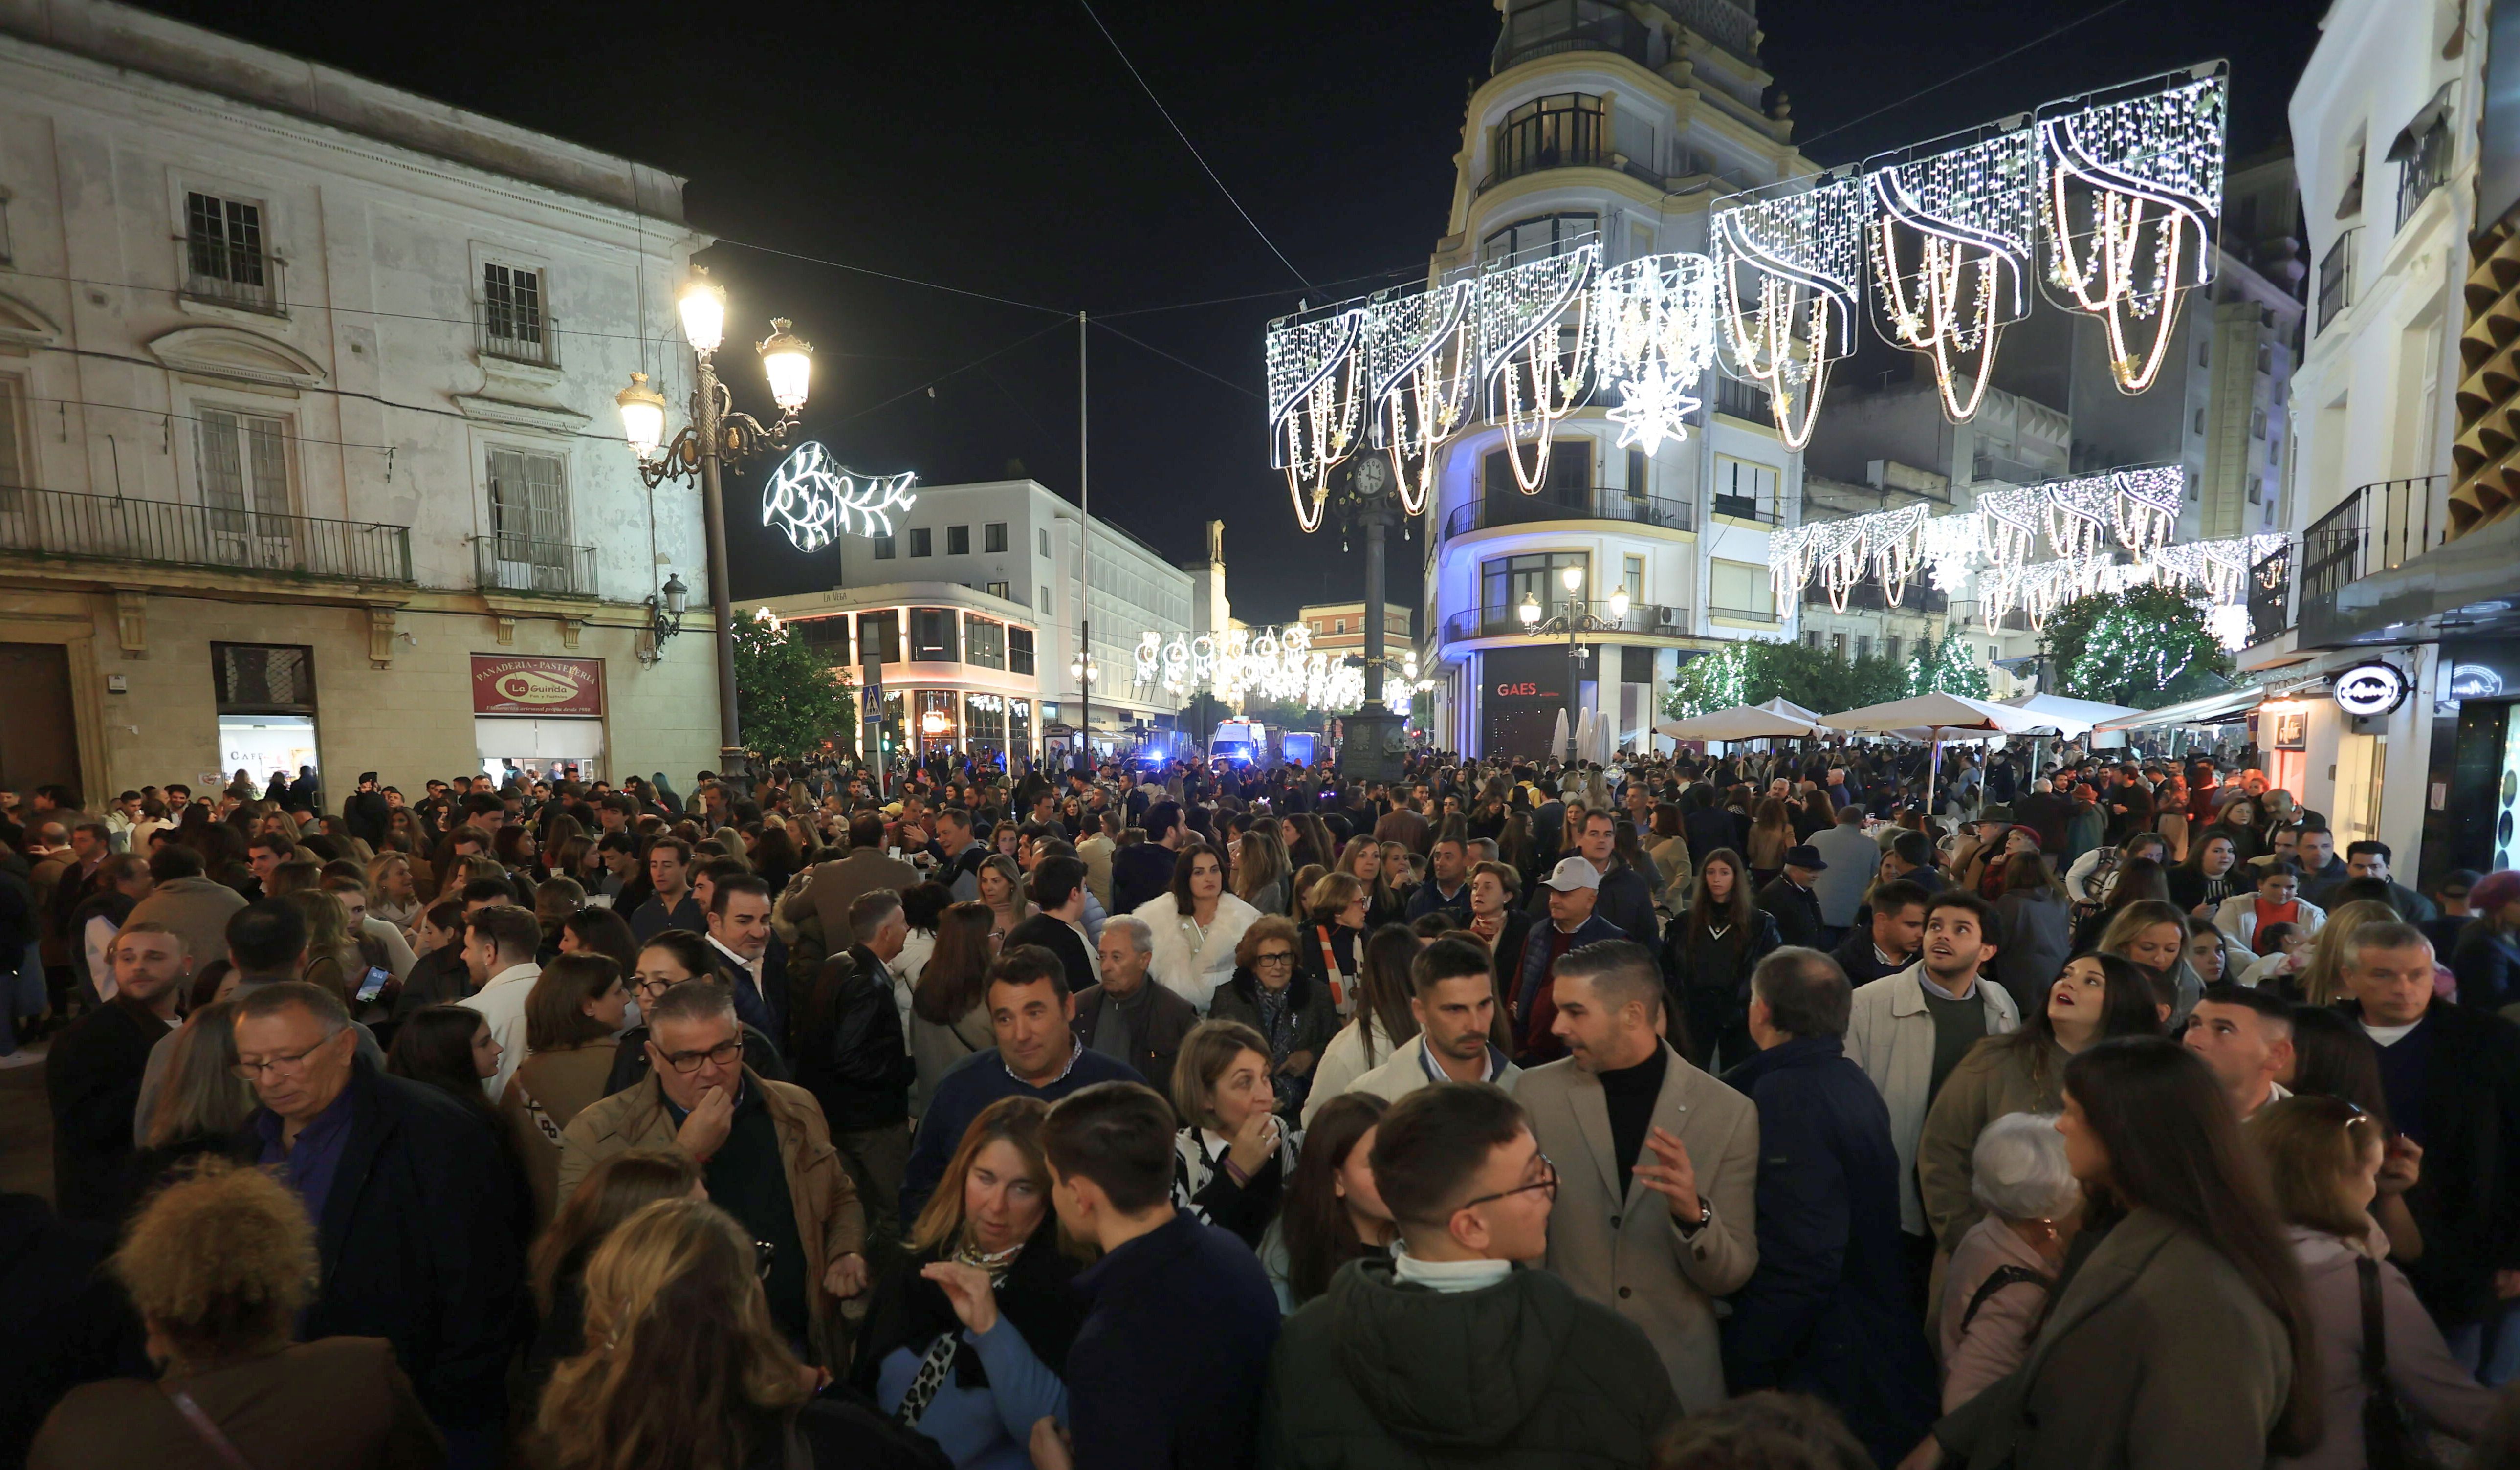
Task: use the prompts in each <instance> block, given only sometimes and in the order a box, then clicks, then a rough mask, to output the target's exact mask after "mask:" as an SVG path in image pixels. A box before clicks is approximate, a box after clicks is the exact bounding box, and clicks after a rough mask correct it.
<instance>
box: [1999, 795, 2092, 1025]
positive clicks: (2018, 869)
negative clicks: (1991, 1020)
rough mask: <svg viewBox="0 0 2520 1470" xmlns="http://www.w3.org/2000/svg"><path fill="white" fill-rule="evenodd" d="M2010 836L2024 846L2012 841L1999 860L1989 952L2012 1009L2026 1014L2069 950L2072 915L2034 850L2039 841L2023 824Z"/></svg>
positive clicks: (2058, 885) (2053, 874)
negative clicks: (1995, 939) (1994, 934)
mask: <svg viewBox="0 0 2520 1470" xmlns="http://www.w3.org/2000/svg"><path fill="white" fill-rule="evenodd" d="M2012 837H2013V838H2018V839H2023V840H2026V841H2027V842H2028V843H2029V846H2028V847H2026V848H2024V847H2020V846H2018V845H2015V846H2013V847H2012V848H2011V850H2009V851H2007V852H2006V853H2005V854H2004V856H2003V892H2002V893H2000V894H1998V895H1997V896H1996V900H1995V916H1996V919H1997V921H1998V922H1999V923H2001V924H2002V926H2003V927H2002V928H2001V929H2000V930H1999V931H1998V932H1999V933H2001V934H2002V936H2003V938H2002V941H2001V943H2000V945H1999V947H1998V948H1997V950H1996V952H1995V978H1996V982H1997V983H1998V984H2000V985H2002V986H2003V988H2004V989H2005V990H2007V991H2010V992H2011V993H2012V1002H2013V1006H2014V1008H2015V1009H2017V1010H2018V1011H2020V1012H2021V1013H2022V1014H2024V1015H2027V1014H2028V1013H2029V1012H2030V1011H2032V1010H2034V1009H2036V1008H2037V1005H2038V1001H2039V997H2040V993H2041V992H2042V991H2044V990H2045V989H2046V988H2047V986H2048V982H2049V981H2051V980H2053V979H2055V978H2056V971H2057V970H2058V969H2059V968H2061V967H2063V965H2064V963H2065V957H2066V956H2068V955H2070V954H2072V953H2073V952H2074V949H2073V942H2072V941H2073V934H2074V915H2073V911H2072V910H2071V909H2070V908H2068V907H2067V905H2066V903H2065V886H2064V885H2063V884H2062V883H2059V882H2057V881H2056V870H2055V869H2052V868H2050V867H2048V860H2047V859H2046V858H2045V857H2043V856H2041V854H2040V851H2039V839H2038V838H2037V837H2036V836H2035V835H2033V834H2032V833H2031V830H2030V828H2028V827H2026V826H2016V827H2014V828H2013V829H2012Z"/></svg>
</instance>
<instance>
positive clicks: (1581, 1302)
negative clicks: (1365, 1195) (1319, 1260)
mask: <svg viewBox="0 0 2520 1470" xmlns="http://www.w3.org/2000/svg"><path fill="white" fill-rule="evenodd" d="M1647 965H1648V967H1650V965H1651V961H1650V960H1648V961H1647ZM1560 983H1561V984H1563V983H1564V982H1563V981H1562V979H1561V981H1560ZM1676 1060H1677V1058H1675V1061H1676ZM1566 1065H1567V1064H1566V1063H1564V1062H1559V1063H1556V1064H1555V1066H1557V1067H1564V1066H1566ZM1683 1065H1685V1063H1684V1064H1683ZM1531 1124H1532V1120H1531V1119H1529V1118H1528V1117H1527V1116H1526V1115H1525V1113H1524V1111H1523V1109H1522V1107H1520V1106H1519V1105H1517V1101H1516V1098H1515V1097H1513V1096H1508V1094H1507V1093H1506V1092H1505V1091H1503V1090H1501V1089H1498V1088H1495V1087H1491V1086H1488V1085H1486V1084H1483V1083H1457V1084H1449V1085H1446V1086H1442V1087H1432V1088H1425V1089H1421V1090H1420V1091H1416V1092H1413V1093H1411V1094H1409V1095H1408V1096H1407V1097H1404V1098H1402V1099H1401V1100H1400V1101H1399V1102H1397V1103H1394V1104H1393V1105H1392V1107H1391V1110H1390V1111H1389V1112H1387V1113H1385V1114H1383V1115H1382V1121H1381V1123H1380V1124H1379V1125H1377V1126H1376V1128H1375V1129H1374V1134H1373V1153H1372V1155H1371V1156H1370V1159H1369V1163H1370V1166H1371V1168H1372V1170H1373V1180H1374V1186H1375V1189H1376V1191H1377V1192H1378V1193H1380V1194H1381V1196H1382V1202H1383V1204H1384V1206H1385V1207H1386V1208H1388V1209H1389V1210H1390V1212H1391V1216H1392V1219H1393V1220H1394V1221H1395V1222H1397V1223H1398V1225H1399V1228H1400V1244H1399V1248H1398V1249H1397V1250H1396V1251H1394V1252H1393V1254H1392V1258H1391V1260H1390V1261H1388V1262H1384V1261H1378V1260H1373V1259H1367V1260H1362V1261H1358V1262H1356V1263H1354V1264H1352V1265H1350V1266H1347V1267H1345V1268H1342V1269H1341V1270H1340V1271H1339V1273H1338V1274H1337V1275H1336V1276H1334V1277H1332V1278H1331V1280H1330V1286H1329V1290H1328V1292H1327V1293H1325V1294H1324V1295H1323V1296H1322V1297H1321V1298H1319V1299H1317V1300H1315V1301H1313V1302H1311V1303H1308V1304H1307V1305H1306V1306H1305V1307H1304V1308H1303V1310H1302V1311H1300V1312H1298V1313H1296V1314H1294V1315H1293V1316H1292V1317H1290V1318H1288V1319H1287V1322H1286V1325H1285V1329H1284V1331H1283V1333H1282V1334H1281V1335H1280V1337H1279V1339H1278V1350H1277V1354H1276V1357H1275V1359H1274V1361H1273V1363H1272V1367H1271V1373H1270V1383H1269V1398H1268V1402H1267V1405H1266V1407H1265V1409H1264V1411H1263V1416H1262V1423H1261V1437H1262V1444H1261V1459H1262V1462H1263V1463H1266V1464H1274V1465H1280V1466H1289V1467H1303V1466H1316V1465H1318V1466H1330V1465H1357V1464H1400V1463H1417V1462H1418V1461H1421V1460H1423V1461H1432V1460H1436V1459H1444V1460H1457V1459H1478V1460H1483V1461H1485V1460H1494V1461H1496V1462H1499V1463H1509V1464H1549V1463H1560V1464H1578V1463H1581V1464H1601V1465H1642V1464H1644V1463H1646V1462H1648V1461H1649V1460H1650V1459H1652V1457H1653V1446H1654V1442H1655V1441H1656V1440H1657V1439H1658V1438H1659V1437H1660V1436H1661V1434H1662V1433H1663V1431H1664V1430H1665V1429H1666V1428H1667V1427H1669V1425H1670V1424H1671V1423H1672V1421H1674V1420H1675V1419H1677V1418H1678V1417H1679V1416H1680V1404H1679V1403H1677V1402H1676V1401H1675V1400H1674V1399H1673V1396H1672V1391H1671V1384H1670V1383H1669V1382H1668V1381H1667V1380H1666V1379H1665V1377H1664V1375H1663V1373H1662V1371H1661V1369H1660V1366H1659V1364H1657V1363H1656V1361H1655V1359H1654V1356H1653V1352H1652V1344H1651V1343H1650V1342H1649V1341H1648V1340H1647V1338H1646V1335H1645V1333H1644V1332H1643V1330H1642V1329H1641V1328H1639V1327H1638V1326H1637V1324H1636V1323H1635V1322H1633V1321H1631V1320H1629V1319H1628V1317H1627V1316H1626V1315H1625V1314H1622V1313H1621V1312H1619V1311H1615V1310H1613V1308H1612V1307H1610V1306H1607V1305H1604V1304H1602V1303H1599V1302H1596V1301H1591V1300H1587V1299H1586V1297H1585V1296H1584V1295H1583V1294H1582V1293H1580V1292H1579V1291H1578V1290H1577V1289H1576V1288H1574V1287H1573V1286H1570V1285H1569V1284H1568V1283H1567V1282H1566V1281H1565V1280H1563V1279H1561V1277H1560V1276H1559V1275H1558V1274H1557V1273H1556V1272H1554V1271H1547V1270H1525V1269H1524V1268H1526V1267H1529V1266H1533V1265H1536V1264H1538V1263H1539V1262H1540V1261H1541V1259H1542V1258H1543V1257H1545V1256H1549V1255H1551V1254H1552V1251H1551V1245H1552V1242H1551V1239H1550V1233H1551V1228H1552V1225H1553V1224H1556V1223H1558V1222H1557V1221H1555V1220H1553V1208H1552V1206H1553V1201H1554V1200H1555V1199H1557V1198H1558V1197H1559V1194H1560V1190H1561V1188H1562V1187H1563V1185H1562V1183H1561V1177H1560V1175H1559V1172H1558V1170H1557V1168H1556V1167H1555V1166H1553V1164H1552V1163H1551V1161H1550V1157H1549V1155H1547V1154H1546V1153H1544V1152H1543V1151H1542V1146H1541V1141H1540V1139H1539V1138H1538V1137H1536V1136H1535V1135H1534V1133H1533V1130H1532V1126H1531ZM1588 1153H1589V1150H1586V1149H1583V1148H1582V1147H1581V1145H1579V1147H1578V1152H1577V1154H1576V1155H1575V1157H1576V1158H1577V1159H1579V1160H1581V1162H1578V1163H1574V1164H1572V1165H1571V1166H1570V1170H1569V1172H1570V1173H1571V1172H1574V1171H1584V1172H1590V1170H1591V1169H1592V1167H1593V1164H1592V1161H1591V1160H1590V1158H1589V1157H1586V1154H1588ZM1465 1364H1497V1365H1508V1364H1509V1365H1510V1367H1511V1371H1509V1372H1508V1373H1505V1374H1503V1375H1495V1374H1490V1373H1484V1372H1470V1371H1464V1365H1465Z"/></svg>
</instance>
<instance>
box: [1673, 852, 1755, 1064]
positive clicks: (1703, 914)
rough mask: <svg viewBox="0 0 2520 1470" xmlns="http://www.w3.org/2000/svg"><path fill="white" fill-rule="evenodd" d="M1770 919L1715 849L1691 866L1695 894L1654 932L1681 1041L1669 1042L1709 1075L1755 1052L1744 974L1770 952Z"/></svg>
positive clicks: (1744, 874)
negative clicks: (1659, 933)
mask: <svg viewBox="0 0 2520 1470" xmlns="http://www.w3.org/2000/svg"><path fill="white" fill-rule="evenodd" d="M1778 943H1779V941H1778V937H1777V920H1776V917H1775V915H1773V914H1771V913H1768V911H1766V910H1765V909H1761V908H1759V907H1758V906H1756V905H1754V904H1752V903H1751V902H1750V878H1749V873H1748V871H1747V869H1746V865H1744V864H1743V863H1742V861H1741V855H1740V854H1739V853H1737V852H1734V851H1733V849H1732V848H1729V847H1719V848H1717V849H1715V850H1714V851H1713V852H1710V853H1708V854H1707V855H1706V857H1705V859H1704V860H1703V861H1701V862H1700V863H1699V864H1698V865H1697V893H1696V896H1695V897H1693V898H1691V899H1690V900H1689V904H1688V910H1687V911H1686V912H1684V913H1676V914H1674V915H1672V920H1671V922H1670V923H1668V924H1666V925H1664V926H1663V931H1662V976H1663V984H1665V985H1666V986H1668V987H1670V989H1671V994H1672V997H1673V1000H1674V1002H1676V1003H1675V1004H1674V1006H1673V1011H1674V1012H1675V1013H1676V1014H1677V1015H1679V1016H1680V1017H1681V1018H1682V1019H1683V1020H1684V1022H1685V1024H1684V1026H1683V1030H1684V1031H1685V1033H1686V1035H1684V1036H1675V1037H1672V1038H1671V1042H1672V1044H1673V1045H1674V1046H1677V1047H1681V1048H1682V1050H1684V1051H1685V1052H1686V1053H1687V1054H1688V1059H1689V1060H1690V1061H1692V1062H1694V1063H1696V1064H1697V1065H1698V1066H1701V1067H1704V1068H1706V1069H1707V1070H1709V1071H1713V1070H1714V1069H1715V1064H1716V1058H1717V1054H1718V1053H1719V1052H1720V1053H1721V1054H1722V1059H1723V1062H1724V1065H1726V1066H1730V1065H1732V1064H1733V1062H1736V1061H1739V1060H1740V1059H1742V1058H1743V1057H1746V1056H1748V1055H1750V1053H1751V1052H1753V1051H1755V1050H1757V1049H1758V1048H1757V1047H1756V1046H1755V1045H1754V1044H1753V1043H1752V1042H1751V1040H1750V1032H1749V1017H1750V972H1751V971H1752V970H1754V969H1757V968H1758V967H1759V961H1760V960H1762V959H1764V958H1767V956H1768V952H1769V951H1771V950H1774V949H1775V948H1777V946H1778Z"/></svg>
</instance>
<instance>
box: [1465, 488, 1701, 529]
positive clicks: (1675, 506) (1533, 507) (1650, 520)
mask: <svg viewBox="0 0 2520 1470" xmlns="http://www.w3.org/2000/svg"><path fill="white" fill-rule="evenodd" d="M1543 520H1616V521H1624V522H1626V523H1628V524H1630V525H1641V526H1653V527H1655V528H1656V529H1659V530H1665V531H1686V530H1689V529H1691V528H1692V527H1694V526H1695V525H1696V523H1697V513H1696V510H1695V508H1694V507H1692V506H1690V505H1689V504H1688V502H1687V501H1681V500H1664V499H1662V498H1661V497H1659V496H1652V495H1630V494H1629V493H1628V492H1627V491H1625V490H1623V489H1621V488H1619V487H1618V486H1615V485H1591V486H1586V487H1583V488H1580V489H1578V488H1568V489H1565V490H1560V489H1559V488H1558V487H1556V486H1554V485H1547V486H1543V487H1542V489H1541V492H1540V493H1539V494H1538V495H1513V494H1506V495H1486V496H1481V497H1480V498H1479V499H1477V500H1474V501H1472V502H1470V503H1469V504H1468V505H1466V506H1463V507H1461V508H1460V509H1459V510H1456V511H1455V512H1453V513H1452V515H1451V517H1450V518H1448V519H1447V520H1446V521H1445V522H1444V538H1445V539H1446V540H1448V541H1449V540H1451V539H1452V538H1453V537H1456V536H1463V535H1467V534H1468V533H1470V532H1472V531H1487V530H1494V529H1496V528H1497V527H1500V526H1518V525H1529V524H1532V523H1533V522H1536V521H1543Z"/></svg>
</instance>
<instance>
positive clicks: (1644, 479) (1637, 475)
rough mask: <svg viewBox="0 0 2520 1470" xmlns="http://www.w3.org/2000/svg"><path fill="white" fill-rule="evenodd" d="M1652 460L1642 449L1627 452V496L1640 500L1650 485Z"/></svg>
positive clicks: (1632, 449)
mask: <svg viewBox="0 0 2520 1470" xmlns="http://www.w3.org/2000/svg"><path fill="white" fill-rule="evenodd" d="M1652 467H1653V460H1652V458H1651V457H1650V456H1648V455H1647V454H1646V453H1645V452H1644V451H1643V450H1642V449H1635V448H1631V449H1630V450H1629V451H1628V494H1629V495H1630V496H1633V497H1636V498H1638V499H1643V497H1644V495H1645V492H1646V490H1647V488H1648V487H1649V486H1650V485H1651V483H1652V476H1653V468H1652Z"/></svg>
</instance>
